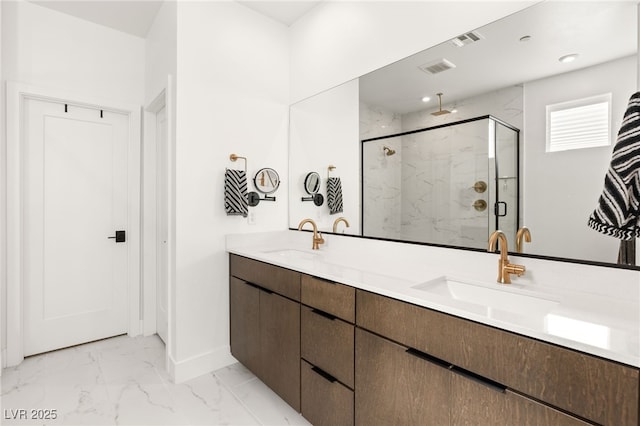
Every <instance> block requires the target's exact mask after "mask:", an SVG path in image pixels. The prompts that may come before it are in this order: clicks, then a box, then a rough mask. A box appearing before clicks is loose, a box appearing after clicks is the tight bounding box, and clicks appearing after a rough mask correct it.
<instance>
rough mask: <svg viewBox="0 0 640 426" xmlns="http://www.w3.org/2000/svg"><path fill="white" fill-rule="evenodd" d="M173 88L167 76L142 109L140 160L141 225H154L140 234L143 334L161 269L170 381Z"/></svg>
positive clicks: (152, 328) (149, 328)
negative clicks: (162, 172)
mask: <svg viewBox="0 0 640 426" xmlns="http://www.w3.org/2000/svg"><path fill="white" fill-rule="evenodd" d="M174 105H175V85H174V78H173V76H172V75H171V74H168V75H167V79H166V83H165V85H164V87H162V88H161V90H160V91H159V92H157V95H156V96H155V97H153V98H152V100H151V101H149V102H148V104H147V105H146V106H145V108H144V112H143V114H144V115H143V117H144V119H143V121H144V129H145V130H144V142H143V157H144V160H143V161H144V164H145V165H146V166H149V167H148V168H145V170H144V178H145V179H148V180H151V181H152V182H153V185H151V186H152V187H153V189H154V190H153V191H152V193H151V194H149V193H145V194H144V200H145V205H146V206H148V210H145V211H144V217H145V222H147V221H149V219H150V218H151V217H152V218H153V219H152V220H151V222H152V223H153V224H154V226H153V227H151V226H148V224H145V225H144V226H145V228H144V230H145V232H143V244H144V246H145V259H144V260H143V268H144V270H145V271H147V274H146V275H145V276H144V280H143V287H144V292H143V293H144V308H143V309H144V317H145V321H144V334H145V335H150V334H153V333H156V331H157V330H156V300H157V299H156V296H157V292H156V287H157V276H158V270H159V269H160V268H164V272H165V274H166V276H167V292H168V294H167V304H168V306H167V317H168V318H167V320H168V329H167V341H166V342H165V347H166V351H165V363H166V368H167V372H168V373H169V375H170V377H171V378H172V379H174V377H175V364H176V362H175V355H174V354H175V346H174V341H175V338H174V336H175V327H174V326H175V321H174V316H175V315H174V312H175V309H174V304H175V297H174V295H175V257H176V245H175V240H176V238H175V235H176V233H175V214H176V211H175V107H174ZM162 107H165V113H166V117H167V129H166V131H167V146H166V147H165V148H166V152H165V153H164V155H166V157H167V170H166V173H167V176H166V182H167V187H166V188H159V187H158V184H157V171H158V162H159V161H160V153H159V152H158V147H157V144H156V113H157V112H158V111H160V110H161V109H162ZM143 188H144V189H146V190H148V189H149V185H147V184H145V185H144V186H143ZM160 190H163V191H166V195H167V200H166V201H167V202H166V204H165V205H160V203H159V201H158V198H157V195H158V191H160ZM160 209H164V210H165V213H166V215H167V227H168V229H167V230H166V231H167V250H168V260H167V264H166V265H160V264H159V263H158V262H157V252H158V249H159V247H158V244H159V239H158V232H159V229H158V225H157V215H158V213H159V210H160ZM147 250H149V251H150V252H151V251H152V252H153V256H148V253H147Z"/></svg>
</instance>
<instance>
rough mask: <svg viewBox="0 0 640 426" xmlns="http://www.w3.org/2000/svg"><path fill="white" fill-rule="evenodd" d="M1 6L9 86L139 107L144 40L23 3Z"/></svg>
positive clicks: (5, 3) (142, 89)
mask: <svg viewBox="0 0 640 426" xmlns="http://www.w3.org/2000/svg"><path fill="white" fill-rule="evenodd" d="M2 4H3V7H4V10H3V24H4V25H3V32H4V37H3V39H4V40H3V43H4V46H3V47H4V49H6V56H5V57H4V58H3V59H5V60H4V61H3V63H4V65H5V78H6V79H7V80H10V81H18V82H21V83H28V84H31V85H36V86H43V87H50V88H55V89H59V90H65V91H68V92H75V93H79V94H82V95H88V96H92V97H99V98H106V99H112V100H117V101H121V102H128V103H137V104H142V100H143V94H144V40H143V39H142V38H140V37H135V36H131V35H128V34H125V33H123V32H120V31H115V30H112V29H110V28H107V27H103V26H100V25H96V24H93V23H90V22H87V21H83V20H81V19H78V18H75V17H72V16H69V15H65V14H63V13H59V12H56V11H53V10H51V9H48V8H45V7H42V6H38V5H35V4H33V3H30V2H26V1H22V0H20V1H15V2H14V1H3V2H2Z"/></svg>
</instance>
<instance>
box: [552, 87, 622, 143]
mask: <svg viewBox="0 0 640 426" xmlns="http://www.w3.org/2000/svg"><path fill="white" fill-rule="evenodd" d="M610 117H611V93H607V94H605V95H599V96H593V97H590V98H585V99H578V100H575V101H569V102H563V103H560V104H553V105H547V152H556V151H566V150H570V149H580V148H593V147H598V146H607V145H611V124H610V123H611V120H610Z"/></svg>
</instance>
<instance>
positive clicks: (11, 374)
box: [0, 336, 309, 426]
mask: <svg viewBox="0 0 640 426" xmlns="http://www.w3.org/2000/svg"><path fill="white" fill-rule="evenodd" d="M164 354H165V348H164V343H163V342H162V340H160V339H159V338H158V337H157V336H150V337H136V338H131V337H128V336H118V337H114V338H111V339H105V340H101V341H98V342H93V343H88V344H86V345H81V346H76V347H72V348H67V349H62V350H59V351H55V352H49V353H46V354H42V355H37V356H33V357H29V358H26V359H25V360H24V362H22V364H20V365H19V366H17V367H10V368H6V369H5V370H3V372H2V378H1V379H2V386H1V391H2V393H1V396H0V415H1V417H0V424H2V425H83V426H92V425H132V426H142V425H309V423H308V422H307V421H306V420H305V419H304V418H303V417H302V416H301V415H300V414H299V413H296V412H295V410H293V409H292V408H291V407H289V406H288V405H287V404H286V403H285V402H284V401H283V400H282V399H280V398H279V397H278V396H277V395H276V394H275V393H274V392H273V391H271V390H270V389H269V388H268V387H266V386H265V385H264V384H263V383H262V382H261V381H260V380H259V379H257V378H256V377H255V376H254V375H253V374H252V373H251V372H249V371H248V370H247V369H246V368H244V367H243V366H242V365H240V364H233V365H231V366H229V367H226V368H222V369H220V370H218V371H215V372H213V373H211V374H206V375H203V376H200V377H197V378H195V379H192V380H189V381H187V382H184V383H180V384H173V383H171V381H170V380H169V377H168V375H167V373H166V371H165V368H164V357H165V355H164ZM47 410H48V411H47ZM54 410H55V411H54ZM54 412H55V416H54V415H53V413H54ZM47 415H48V417H49V419H48V420H45V419H39V418H38V417H44V416H47ZM52 417H55V419H54V418H52Z"/></svg>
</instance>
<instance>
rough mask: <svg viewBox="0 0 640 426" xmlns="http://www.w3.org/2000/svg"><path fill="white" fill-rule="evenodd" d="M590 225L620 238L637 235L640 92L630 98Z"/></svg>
mask: <svg viewBox="0 0 640 426" xmlns="http://www.w3.org/2000/svg"><path fill="white" fill-rule="evenodd" d="M589 227H590V228H593V229H595V230H596V231H598V232H601V233H603V234H606V235H610V236H612V237H615V238H618V239H620V240H632V239H634V238H638V237H640V92H637V93H634V94H633V95H632V96H631V99H629V106H628V107H627V111H626V112H625V114H624V119H623V120H622V126H621V127H620V131H619V132H618V139H617V141H616V145H615V147H614V148H613V156H612V158H611V164H610V166H609V170H608V171H607V174H606V176H605V178H604V190H603V191H602V195H601V196H600V199H599V200H598V206H597V207H596V209H595V211H594V212H593V213H592V214H591V216H590V217H589Z"/></svg>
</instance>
